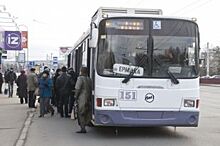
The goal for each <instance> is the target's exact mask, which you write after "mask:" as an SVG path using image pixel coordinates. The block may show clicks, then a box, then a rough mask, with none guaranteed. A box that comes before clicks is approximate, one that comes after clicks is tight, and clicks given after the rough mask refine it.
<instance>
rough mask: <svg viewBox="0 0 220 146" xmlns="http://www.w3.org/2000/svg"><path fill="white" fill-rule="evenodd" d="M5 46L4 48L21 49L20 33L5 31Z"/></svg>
mask: <svg viewBox="0 0 220 146" xmlns="http://www.w3.org/2000/svg"><path fill="white" fill-rule="evenodd" d="M5 46H6V48H5V49H6V50H22V48H21V33H20V32H19V31H6V32H5Z"/></svg>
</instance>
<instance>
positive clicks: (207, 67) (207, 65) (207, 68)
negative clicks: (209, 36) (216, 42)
mask: <svg viewBox="0 0 220 146" xmlns="http://www.w3.org/2000/svg"><path fill="white" fill-rule="evenodd" d="M206 63H207V64H206V76H207V77H209V42H208V43H207V61H206Z"/></svg>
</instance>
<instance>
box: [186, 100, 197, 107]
mask: <svg viewBox="0 0 220 146" xmlns="http://www.w3.org/2000/svg"><path fill="white" fill-rule="evenodd" d="M184 107H195V101H194V100H191V99H184Z"/></svg>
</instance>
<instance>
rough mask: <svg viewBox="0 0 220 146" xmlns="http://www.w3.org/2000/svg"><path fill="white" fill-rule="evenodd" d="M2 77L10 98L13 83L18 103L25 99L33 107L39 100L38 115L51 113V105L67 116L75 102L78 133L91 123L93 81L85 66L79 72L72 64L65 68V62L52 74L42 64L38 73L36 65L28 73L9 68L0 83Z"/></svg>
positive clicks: (61, 114) (41, 116)
mask: <svg viewBox="0 0 220 146" xmlns="http://www.w3.org/2000/svg"><path fill="white" fill-rule="evenodd" d="M3 80H5V83H7V84H8V95H9V97H10V98H11V97H12V96H13V86H14V83H16V84H17V96H18V97H19V98H20V103H21V104H23V103H26V104H28V107H29V108H36V101H38V102H39V103H40V114H39V118H43V117H44V116H45V115H46V114H49V113H50V114H51V116H53V115H54V113H55V109H54V108H57V112H58V113H59V114H60V117H61V118H63V117H65V118H70V115H71V113H72V110H73V107H74V105H77V118H78V124H79V126H80V128H81V129H80V131H77V133H86V132H87V131H86V129H85V127H86V125H88V124H89V123H90V121H91V114H92V113H91V110H92V108H91V92H92V82H91V79H90V78H89V77H88V70H87V68H86V67H82V68H81V70H80V74H79V75H77V74H76V73H75V72H74V70H73V68H68V69H67V68H66V67H65V66H64V67H62V68H61V69H57V70H56V72H55V74H54V75H53V74H51V72H50V69H49V68H48V67H44V70H43V72H41V73H40V74H36V73H35V69H34V68H31V69H30V70H29V72H28V73H25V71H23V70H22V71H21V72H20V75H19V76H18V77H17V76H16V73H15V72H14V71H13V68H11V69H10V70H7V71H6V72H5V74H4V79H3V77H2V75H0V86H2V83H3ZM37 97H38V99H37ZM75 102H76V103H77V104H74V103H75Z"/></svg>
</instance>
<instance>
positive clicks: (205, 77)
mask: <svg viewBox="0 0 220 146" xmlns="http://www.w3.org/2000/svg"><path fill="white" fill-rule="evenodd" d="M210 77H211V76H201V77H200V78H201V79H210Z"/></svg>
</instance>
